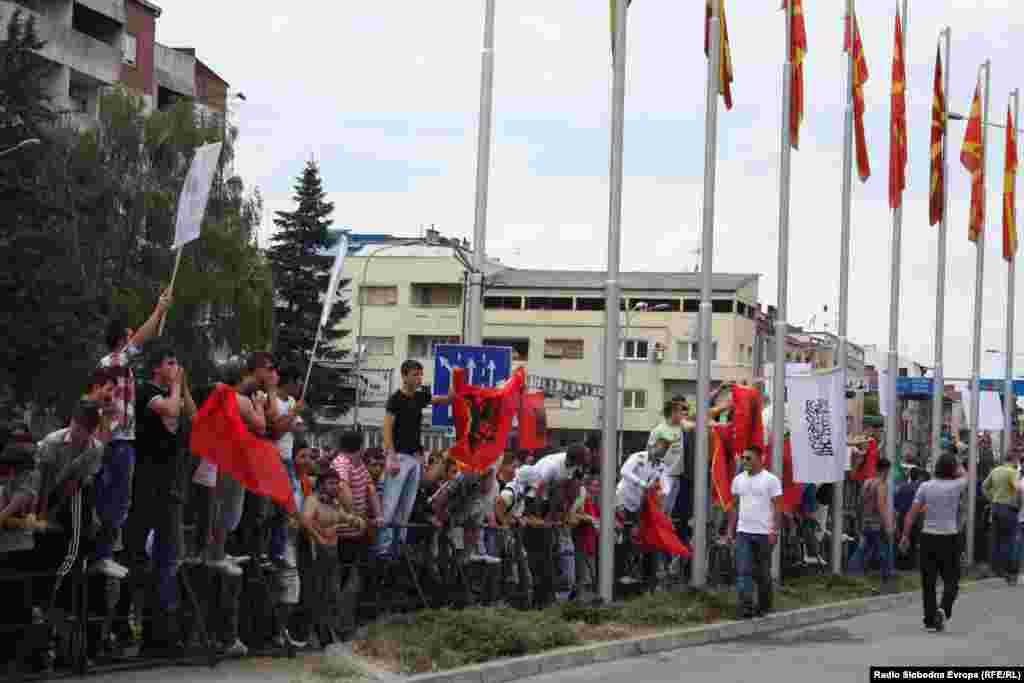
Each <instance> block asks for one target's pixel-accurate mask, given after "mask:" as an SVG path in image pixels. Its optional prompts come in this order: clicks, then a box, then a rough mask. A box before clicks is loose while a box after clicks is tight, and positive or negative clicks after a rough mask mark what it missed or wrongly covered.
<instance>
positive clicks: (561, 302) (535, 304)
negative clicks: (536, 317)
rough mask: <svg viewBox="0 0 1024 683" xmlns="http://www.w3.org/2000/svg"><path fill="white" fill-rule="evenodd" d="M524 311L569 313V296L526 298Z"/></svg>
mask: <svg viewBox="0 0 1024 683" xmlns="http://www.w3.org/2000/svg"><path fill="white" fill-rule="evenodd" d="M526 310H528V311H571V310H572V297H571V296H528V297H526Z"/></svg>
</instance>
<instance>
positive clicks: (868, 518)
mask: <svg viewBox="0 0 1024 683" xmlns="http://www.w3.org/2000/svg"><path fill="white" fill-rule="evenodd" d="M888 480H889V461H888V460H885V459H882V460H879V461H878V463H877V465H876V468H875V477H874V479H871V480H869V481H867V482H865V483H864V488H863V489H862V491H861V520H862V521H861V530H862V532H863V540H861V544H860V546H859V547H858V548H857V550H856V552H854V554H853V557H852V558H851V559H850V568H849V571H850V573H851V574H862V573H863V572H864V568H865V566H866V565H867V564H868V562H870V561H871V558H877V559H878V561H879V563H880V565H881V574H882V585H881V591H882V592H888V591H890V590H891V588H892V583H891V581H892V578H893V571H894V570H895V564H894V560H893V552H892V537H893V533H894V531H895V523H894V521H893V511H892V508H891V507H890V505H889V481H888Z"/></svg>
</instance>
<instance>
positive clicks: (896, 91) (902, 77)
mask: <svg viewBox="0 0 1024 683" xmlns="http://www.w3.org/2000/svg"><path fill="white" fill-rule="evenodd" d="M906 187H907V69H906V64H905V63H904V61H903V26H902V24H901V23H900V15H899V13H897V14H896V45H895V47H894V48H893V55H892V106H891V111H890V121H889V208H890V209H898V208H900V207H901V206H903V190H905V189H906Z"/></svg>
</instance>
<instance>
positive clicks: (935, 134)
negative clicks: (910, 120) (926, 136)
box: [928, 48, 946, 225]
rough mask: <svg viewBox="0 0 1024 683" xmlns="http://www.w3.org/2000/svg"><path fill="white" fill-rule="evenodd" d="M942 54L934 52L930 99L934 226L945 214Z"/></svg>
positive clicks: (930, 216) (930, 215)
mask: <svg viewBox="0 0 1024 683" xmlns="http://www.w3.org/2000/svg"><path fill="white" fill-rule="evenodd" d="M942 88H943V81H942V53H941V52H939V50H938V48H936V50H935V95H934V96H933V97H932V140H931V156H932V178H931V191H930V193H929V197H928V199H929V202H928V220H929V224H930V225H935V224H937V223H939V222H940V221H941V220H942V216H943V215H944V214H945V212H946V167H945V164H944V163H943V158H942V142H943V140H945V139H946V93H944V92H943V91H942Z"/></svg>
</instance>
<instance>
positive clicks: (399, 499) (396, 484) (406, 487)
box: [374, 453, 420, 555]
mask: <svg viewBox="0 0 1024 683" xmlns="http://www.w3.org/2000/svg"><path fill="white" fill-rule="evenodd" d="M398 464H399V469H398V473H397V474H394V475H389V476H388V477H387V478H386V479H385V480H384V495H383V505H382V507H383V508H384V510H383V513H384V528H383V529H381V530H380V532H379V533H378V534H377V545H376V547H375V549H374V553H375V554H377V555H386V554H389V553H390V552H392V550H393V546H394V545H395V538H396V533H395V532H396V529H394V528H390V527H392V526H393V525H394V526H401V525H403V524H408V523H409V516H410V515H411V514H412V508H413V505H415V503H416V494H418V493H419V489H420V461H419V458H417V457H416V456H414V455H411V454H409V453H399V454H398ZM397 531H399V532H400V533H399V534H397V537H398V538H399V539H400V542H401V543H404V542H405V538H406V529H400V530H397Z"/></svg>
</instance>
